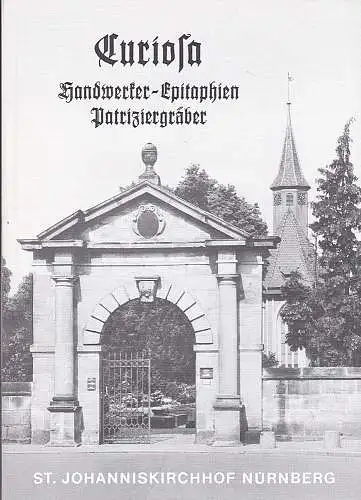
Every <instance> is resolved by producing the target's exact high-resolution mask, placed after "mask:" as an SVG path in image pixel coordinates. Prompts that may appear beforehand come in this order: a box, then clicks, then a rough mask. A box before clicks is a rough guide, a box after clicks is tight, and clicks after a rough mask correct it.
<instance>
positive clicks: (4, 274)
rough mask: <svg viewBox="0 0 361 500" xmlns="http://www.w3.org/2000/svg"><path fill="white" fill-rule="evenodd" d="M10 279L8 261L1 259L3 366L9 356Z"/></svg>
mask: <svg viewBox="0 0 361 500" xmlns="http://www.w3.org/2000/svg"><path fill="white" fill-rule="evenodd" d="M10 277H11V271H10V269H8V267H7V266H6V260H5V259H4V257H1V310H2V321H1V365H2V366H3V365H4V361H5V359H6V358H7V356H8V341H7V335H6V328H5V318H6V315H7V314H6V313H7V307H8V301H9V292H10Z"/></svg>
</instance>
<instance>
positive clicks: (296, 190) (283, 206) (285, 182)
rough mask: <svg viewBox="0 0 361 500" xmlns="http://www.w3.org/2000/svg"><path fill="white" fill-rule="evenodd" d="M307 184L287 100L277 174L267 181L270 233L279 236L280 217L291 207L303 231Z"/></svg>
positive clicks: (306, 225)
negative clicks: (270, 222) (269, 201)
mask: <svg viewBox="0 0 361 500" xmlns="http://www.w3.org/2000/svg"><path fill="white" fill-rule="evenodd" d="M309 189H310V186H309V185H308V183H307V181H306V179H305V178H304V176H303V173H302V170H301V167H300V162H299V159H298V155H297V150H296V143H295V139H294V136H293V130H292V123H291V103H290V102H287V126H286V135H285V139H284V143H283V150H282V156H281V163H280V167H279V171H278V174H277V177H276V178H275V180H274V181H273V183H272V184H271V190H272V191H273V234H276V235H278V236H280V230H281V226H282V221H283V220H284V217H285V215H286V214H287V212H288V211H292V212H293V214H294V216H295V218H296V219H297V221H298V223H299V225H300V226H301V228H302V229H303V230H304V232H305V234H306V235H307V228H308V190H309Z"/></svg>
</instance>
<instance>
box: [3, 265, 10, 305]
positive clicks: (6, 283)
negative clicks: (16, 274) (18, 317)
mask: <svg viewBox="0 0 361 500" xmlns="http://www.w3.org/2000/svg"><path fill="white" fill-rule="evenodd" d="M10 277H11V271H10V269H8V268H7V266H6V260H5V259H4V257H1V304H2V307H5V304H6V303H7V301H8V298H9V292H10Z"/></svg>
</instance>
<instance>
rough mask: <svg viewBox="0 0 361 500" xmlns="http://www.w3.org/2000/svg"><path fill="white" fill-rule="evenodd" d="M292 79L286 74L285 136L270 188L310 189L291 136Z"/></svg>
mask: <svg viewBox="0 0 361 500" xmlns="http://www.w3.org/2000/svg"><path fill="white" fill-rule="evenodd" d="M291 80H292V78H291V77H290V74H288V92H287V93H288V96H287V97H288V101H287V126H286V136H285V140H284V143H283V151H282V156H281V163H280V168H279V171H278V174H277V177H276V178H275V180H274V181H273V182H272V184H271V189H279V188H283V187H284V188H291V187H292V188H304V189H310V186H309V185H308V183H307V181H306V179H305V178H304V176H303V173H302V170H301V167H300V162H299V160H298V155H297V150H296V142H295V139H294V137H293V130H292V122H291V102H290V90H289V82H290V81H291Z"/></svg>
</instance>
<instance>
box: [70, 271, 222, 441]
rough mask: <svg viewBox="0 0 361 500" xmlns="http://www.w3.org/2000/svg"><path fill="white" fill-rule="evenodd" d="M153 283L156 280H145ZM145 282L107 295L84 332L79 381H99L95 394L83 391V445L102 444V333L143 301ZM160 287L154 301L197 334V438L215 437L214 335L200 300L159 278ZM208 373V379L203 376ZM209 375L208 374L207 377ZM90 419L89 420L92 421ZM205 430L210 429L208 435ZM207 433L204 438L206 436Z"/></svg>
mask: <svg viewBox="0 0 361 500" xmlns="http://www.w3.org/2000/svg"><path fill="white" fill-rule="evenodd" d="M143 279H148V280H151V279H153V278H150V277H148V278H143ZM139 280H141V278H134V280H126V281H124V282H123V283H122V285H120V286H119V287H117V288H115V289H113V290H112V291H111V292H109V293H107V294H106V295H105V296H103V298H102V299H101V300H99V302H98V303H97V304H96V306H95V307H94V308H93V310H92V312H91V314H90V316H89V317H88V321H87V322H86V325H85V327H84V329H83V339H82V340H83V342H82V345H83V347H82V348H81V352H79V378H80V379H81V380H84V379H85V378H86V377H85V372H87V373H86V375H87V377H88V378H87V380H89V375H91V377H90V378H91V379H93V380H97V381H99V382H98V384H97V387H96V390H94V392H89V390H88V389H87V387H86V386H83V387H84V390H83V391H82V390H81V388H80V390H79V392H80V397H81V399H82V402H83V415H84V422H85V425H84V428H85V429H84V432H83V437H82V439H83V443H94V442H102V431H101V429H102V406H101V405H102V399H101V398H102V395H101V378H102V354H101V353H102V350H103V346H102V343H101V339H102V332H103V330H104V328H105V324H106V322H107V321H108V319H109V318H110V317H111V315H112V314H113V313H114V312H116V311H117V310H119V309H120V308H121V307H122V306H124V305H126V304H129V303H130V302H131V301H134V300H135V299H138V300H139V299H140V292H139V288H138V286H137V282H138V281H139ZM157 282H158V286H157V287H156V289H155V293H154V298H158V299H162V300H164V301H167V302H169V303H171V304H173V305H174V306H176V307H177V308H179V310H180V311H181V312H182V313H183V314H184V315H185V317H186V318H187V320H188V321H189V324H190V326H191V328H192V330H193V335H194V339H195V343H194V351H195V366H196V369H195V371H196V380H195V383H196V425H197V428H196V435H197V439H198V440H199V439H200V438H199V436H202V435H203V434H206V435H207V437H208V435H209V434H210V433H212V431H211V428H212V423H211V421H212V416H211V412H212V410H211V408H212V405H213V398H211V397H210V394H211V393H212V394H213V392H212V391H214V387H213V383H212V384H211V383H210V382H213V381H212V380H210V379H213V377H215V376H216V373H215V372H216V365H217V358H216V352H215V351H214V349H212V348H211V347H210V346H211V345H212V343H213V342H214V338H215V336H214V332H213V330H212V327H211V325H210V322H209V320H208V318H207V315H206V313H205V312H204V311H203V309H202V307H201V306H200V304H199V302H198V300H197V299H195V298H194V297H193V296H192V295H191V294H190V293H189V292H187V291H186V290H185V289H184V288H182V287H180V286H178V285H177V284H174V283H169V282H165V281H163V280H161V279H159V278H158V277H157ZM203 372H204V375H202V374H203ZM207 373H208V374H207ZM88 416H89V417H88ZM204 429H206V430H205V431H204ZM202 433H203V434H202Z"/></svg>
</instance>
